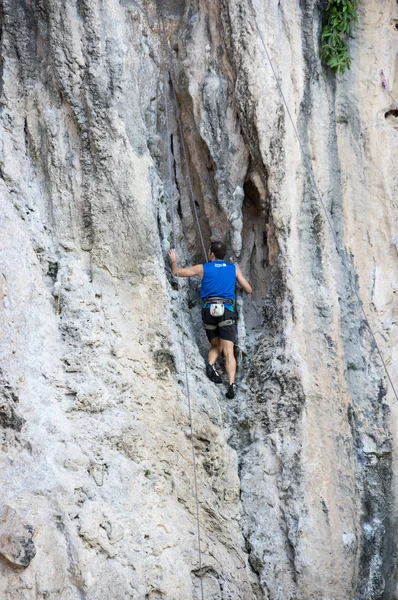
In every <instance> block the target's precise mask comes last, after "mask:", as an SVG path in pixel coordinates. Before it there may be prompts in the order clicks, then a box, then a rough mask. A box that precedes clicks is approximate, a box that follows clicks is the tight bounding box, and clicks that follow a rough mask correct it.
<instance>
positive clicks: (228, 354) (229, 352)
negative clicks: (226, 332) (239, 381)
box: [221, 340, 236, 385]
mask: <svg viewBox="0 0 398 600" xmlns="http://www.w3.org/2000/svg"><path fill="white" fill-rule="evenodd" d="M221 350H222V352H224V357H225V370H226V371H227V375H228V383H229V385H231V383H235V374H236V360H235V355H234V343H233V342H230V341H229V340H221Z"/></svg>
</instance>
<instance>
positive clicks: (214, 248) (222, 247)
mask: <svg viewBox="0 0 398 600" xmlns="http://www.w3.org/2000/svg"><path fill="white" fill-rule="evenodd" d="M210 252H211V253H212V254H214V256H215V257H216V258H219V259H220V260H222V259H223V258H224V256H225V255H226V253H227V245H226V244H224V242H212V243H211V246H210Z"/></svg>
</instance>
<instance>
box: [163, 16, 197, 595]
mask: <svg viewBox="0 0 398 600" xmlns="http://www.w3.org/2000/svg"><path fill="white" fill-rule="evenodd" d="M160 16H161V15H160V13H159V16H158V24H159V31H160V30H161V31H162V43H161V58H162V67H163V92H164V102H165V111H166V130H167V164H168V172H169V190H170V213H171V227H172V231H173V245H174V248H175V250H177V235H176V226H175V213H174V202H173V193H172V190H173V168H172V158H171V148H170V139H171V137H170V121H169V102H168V98H167V93H168V77H167V69H166V68H165V64H166V62H165V60H164V45H166V32H165V29H164V20H162V27H161V28H160ZM173 92H174V90H173ZM174 97H175V98H176V96H175V94H174ZM176 108H177V107H176ZM176 112H178V111H177V110H176ZM178 122H179V128H180V136H181V143H182V144H183V137H182V128H181V121H180V119H179V117H178ZM184 158H185V161H186V169H187V173H188V178H189V171H188V167H189V165H188V161H187V160H186V153H185V149H184ZM190 192H191V195H192V200H193V194H192V184H191V181H190ZM193 204H194V202H193ZM194 208H195V209H196V207H195V205H194ZM195 214H196V210H195ZM196 220H197V226H198V230H199V233H200V238H201V242H202V246H203V252H204V254H205V258H207V257H206V249H205V246H204V243H203V237H202V232H201V230H200V224H199V219H198V217H197V214H196ZM176 267H177V275H176V277H177V282H178V297H179V299H180V301H181V298H182V291H181V281H180V279H179V277H178V266H177V265H176ZM179 319H180V329H181V332H182V335H181V345H182V353H183V358H184V371H185V386H186V396H187V402H188V416H189V428H190V438H191V446H192V465H193V480H194V497H195V507H196V528H197V537H198V555H199V578H200V592H201V599H202V600H204V591H203V567H202V550H201V543H200V517H199V495H198V480H197V469H196V455H195V444H194V428H193V419H192V405H191V395H190V388H189V381H188V361H187V353H186V348H185V339H184V323H183V313H182V310H181V308H180V311H179Z"/></svg>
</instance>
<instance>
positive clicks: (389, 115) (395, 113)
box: [384, 108, 398, 119]
mask: <svg viewBox="0 0 398 600" xmlns="http://www.w3.org/2000/svg"><path fill="white" fill-rule="evenodd" d="M384 118H385V119H397V118H398V109H396V108H394V109H392V110H389V111H387V112H386V113H385V115H384Z"/></svg>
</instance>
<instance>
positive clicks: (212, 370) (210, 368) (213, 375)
mask: <svg viewBox="0 0 398 600" xmlns="http://www.w3.org/2000/svg"><path fill="white" fill-rule="evenodd" d="M206 375H207V377H208V378H209V379H210V381H212V382H213V383H222V379H221V377H220V375H219V374H218V372H217V371H216V367H215V366H214V365H211V364H210V363H207V365H206Z"/></svg>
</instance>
